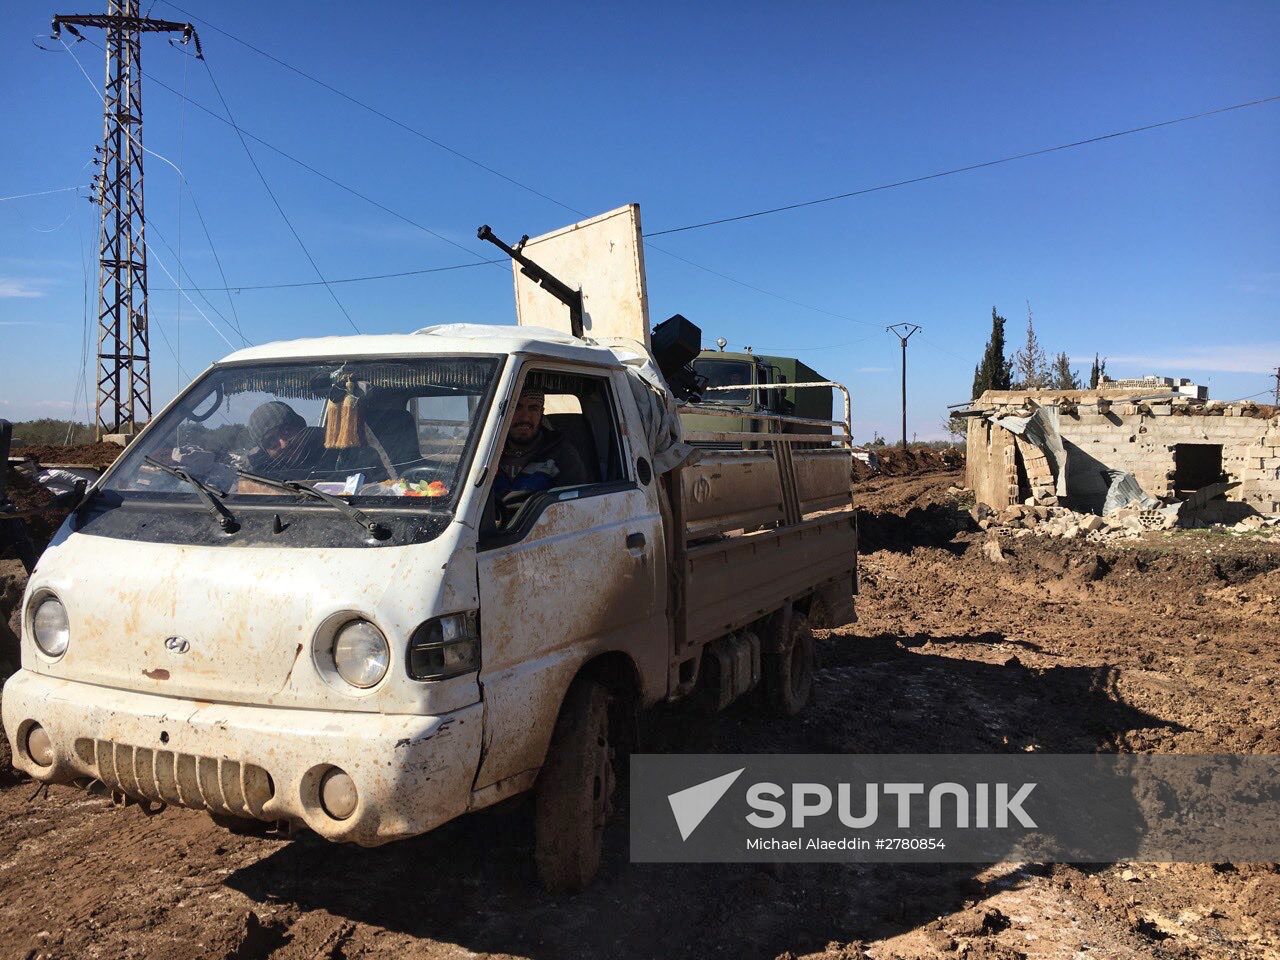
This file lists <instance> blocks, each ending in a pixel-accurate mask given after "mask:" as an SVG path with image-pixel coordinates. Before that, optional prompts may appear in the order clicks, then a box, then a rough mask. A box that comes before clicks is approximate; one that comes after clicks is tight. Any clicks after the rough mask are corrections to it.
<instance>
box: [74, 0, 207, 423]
mask: <svg viewBox="0 0 1280 960" xmlns="http://www.w3.org/2000/svg"><path fill="white" fill-rule="evenodd" d="M77 27H94V28H99V29H101V30H102V31H103V32H104V34H105V39H106V45H105V47H106V61H107V73H106V86H105V89H104V97H103V110H102V113H103V132H102V147H101V150H100V156H99V158H98V160H99V162H100V163H101V170H100V171H99V173H98V177H97V183H96V187H97V201H98V204H99V205H100V206H101V208H102V219H101V224H100V226H99V231H98V367H97V384H98V388H97V401H96V403H95V408H94V410H95V413H94V415H95V419H96V421H97V424H96V426H95V434H96V436H97V438H98V439H99V440H101V439H102V437H103V435H104V434H109V433H117V434H125V435H126V436H131V435H132V434H134V433H135V432H136V431H137V428H138V425H139V424H140V423H145V422H146V421H148V420H150V419H151V348H150V331H149V329H148V323H147V246H146V233H145V231H146V216H145V214H144V212H143V203H142V34H144V33H181V34H182V41H183V43H186V42H187V41H189V40H194V41H195V46H196V56H197V57H199V58H201V59H203V56H204V54H203V52H202V51H201V49H200V38H199V37H198V36H196V31H195V28H194V27H192V26H191V24H189V23H175V22H173V21H170V20H152V19H150V18H148V17H140V16H139V15H138V0H107V12H106V13H105V14H57V15H56V16H54V18H53V35H54V36H55V37H57V36H59V35H60V34H61V32H62V30H63V28H65V29H66V30H67V32H68V33H70V34H72V35H73V36H75V37H76V38H77V39H83V38H82V37H81V35H80V32H79V30H77Z"/></svg>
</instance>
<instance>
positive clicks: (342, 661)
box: [333, 620, 391, 689]
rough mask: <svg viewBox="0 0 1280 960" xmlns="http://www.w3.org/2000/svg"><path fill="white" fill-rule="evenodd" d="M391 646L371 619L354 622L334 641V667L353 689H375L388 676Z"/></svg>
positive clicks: (339, 632) (343, 629) (337, 635)
mask: <svg viewBox="0 0 1280 960" xmlns="http://www.w3.org/2000/svg"><path fill="white" fill-rule="evenodd" d="M390 663H391V647H390V646H389V645H388V643H387V638H386V637H384V636H383V635H382V631H381V630H379V629H378V628H377V627H375V626H374V625H373V624H372V623H370V622H369V621H368V620H352V621H351V622H350V623H348V624H346V625H345V626H344V627H342V628H341V629H340V630H338V632H337V633H336V634H335V635H334V638H333V666H334V669H335V670H337V671H338V676H340V677H341V678H342V679H343V680H345V681H346V682H347V683H349V684H351V685H352V686H353V687H360V688H361V689H365V688H367V687H372V686H373V685H374V684H376V683H377V682H378V681H379V680H381V679H382V678H383V677H385V676H386V675H387V667H388V666H389V665H390Z"/></svg>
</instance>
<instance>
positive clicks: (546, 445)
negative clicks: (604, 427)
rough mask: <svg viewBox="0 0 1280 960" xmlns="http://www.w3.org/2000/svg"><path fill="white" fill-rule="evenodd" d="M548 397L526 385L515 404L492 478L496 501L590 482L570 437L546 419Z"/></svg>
mask: <svg viewBox="0 0 1280 960" xmlns="http://www.w3.org/2000/svg"><path fill="white" fill-rule="evenodd" d="M545 398H546V394H545V391H543V390H542V389H541V388H540V387H538V386H535V385H531V384H528V383H526V384H525V386H524V389H523V390H522V391H521V392H520V398H519V399H518V400H517V401H516V410H515V416H514V418H513V419H512V421H511V429H510V430H508V431H507V441H506V444H505V445H504V446H503V448H502V458H501V459H500V460H499V461H498V472H497V474H496V476H494V478H493V499H494V500H495V501H499V502H500V501H501V500H502V499H503V498H504V497H506V496H507V495H508V494H510V493H517V492H529V493H536V492H539V491H542V490H551V489H553V488H556V487H572V486H576V485H578V484H580V483H586V482H587V480H588V477H587V470H586V467H585V466H584V465H583V463H582V457H581V456H579V455H578V451H577V450H575V449H574V448H573V445H572V444H571V443H570V442H569V438H568V437H567V436H565V435H564V434H563V433H560V432H558V431H556V430H553V429H552V428H551V427H550V426H549V425H548V424H547V423H546V422H545V420H544V419H543V416H542V408H543V403H544V401H545Z"/></svg>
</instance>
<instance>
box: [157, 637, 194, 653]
mask: <svg viewBox="0 0 1280 960" xmlns="http://www.w3.org/2000/svg"><path fill="white" fill-rule="evenodd" d="M164 645H165V647H166V648H167V649H169V650H172V651H173V652H174V653H186V652H187V651H188V650H190V649H191V641H189V640H188V639H187V638H186V637H165V641H164Z"/></svg>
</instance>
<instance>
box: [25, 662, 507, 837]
mask: <svg viewBox="0 0 1280 960" xmlns="http://www.w3.org/2000/svg"><path fill="white" fill-rule="evenodd" d="M0 707H2V709H3V717H4V728H5V730H6V731H7V732H8V735H9V739H10V745H11V746H12V748H13V764H14V766H15V767H17V768H18V769H20V770H22V771H24V772H25V773H27V774H29V775H31V776H32V777H34V778H36V779H37V780H42V781H45V782H47V783H68V782H71V781H74V780H78V779H84V778H90V779H97V780H100V781H102V782H103V783H105V784H107V785H108V786H110V787H112V788H114V789H117V790H120V791H121V792H123V793H124V794H126V795H128V796H131V797H134V798H135V799H139V800H150V801H161V802H164V803H170V804H175V805H177V806H184V807H192V808H195V809H202V810H210V811H212V812H215V813H222V814H230V815H234V816H241V817H252V818H256V819H259V820H266V821H277V820H284V821H288V822H289V823H292V824H294V825H297V826H306V827H309V828H310V829H312V830H314V831H315V832H316V833H318V834H320V835H321V836H323V837H325V838H327V839H329V840H342V841H350V842H353V843H358V844H361V845H363V846H376V845H378V844H381V843H386V842H388V841H390V840H396V839H399V838H401V837H409V836H414V835H416V834H420V833H425V832H426V831H428V830H431V829H434V828H435V827H438V826H440V825H441V824H442V823H445V822H447V821H449V820H451V819H453V818H454V817H456V816H458V815H460V814H462V813H464V812H465V811H466V809H467V805H468V803H469V802H470V799H471V786H472V782H473V781H474V778H475V773H476V769H477V766H478V764H479V762H480V739H481V721H482V707H481V705H480V704H478V703H477V704H473V705H472V706H468V707H463V708H462V709H460V710H455V711H453V712H452V713H447V714H444V715H442V716H436V717H424V716H401V715H384V714H377V713H340V712H335V711H329V710H325V711H320V710H289V709H279V708H274V707H253V706H241V705H236V704H213V703H208V702H206V701H200V700H183V699H177V698H172V697H157V696H153V695H150V694H142V693H132V692H129V691H126V690H114V689H110V688H107V687H99V686H95V685H93V684H88V683H80V682H76V681H71V680H58V679H54V678H50V677H45V676H41V675H39V674H35V673H32V672H30V671H28V670H20V671H19V672H18V673H16V674H14V675H13V676H12V677H10V678H9V681H8V683H6V684H5V686H4V696H3V702H2V703H0ZM33 723H38V724H39V725H40V726H42V727H43V728H44V729H45V730H46V731H47V732H48V735H49V738H50V741H51V743H52V746H53V754H54V756H53V762H52V763H51V764H50V765H49V766H43V767H42V766H40V765H38V764H37V763H36V762H35V761H34V760H33V759H32V758H31V756H30V755H29V754H28V753H27V750H26V742H27V734H28V732H29V730H30V729H31V725H32V724H33ZM331 767H338V768H340V769H342V770H344V771H346V772H347V774H349V775H350V777H351V778H352V780H353V781H354V782H355V785H356V789H357V791H358V796H359V799H358V802H357V805H356V809H355V811H354V812H353V813H352V814H351V816H349V817H347V818H346V819H343V820H335V819H334V818H332V817H330V816H329V815H328V814H327V813H326V812H325V811H324V809H323V808H322V807H321V805H320V801H319V783H320V779H321V778H322V777H323V776H324V774H325V773H326V772H327V771H328V770H329V769H330V768H331Z"/></svg>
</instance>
